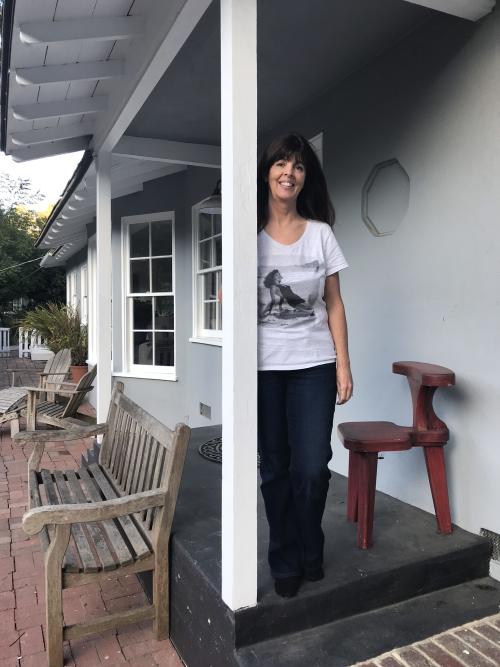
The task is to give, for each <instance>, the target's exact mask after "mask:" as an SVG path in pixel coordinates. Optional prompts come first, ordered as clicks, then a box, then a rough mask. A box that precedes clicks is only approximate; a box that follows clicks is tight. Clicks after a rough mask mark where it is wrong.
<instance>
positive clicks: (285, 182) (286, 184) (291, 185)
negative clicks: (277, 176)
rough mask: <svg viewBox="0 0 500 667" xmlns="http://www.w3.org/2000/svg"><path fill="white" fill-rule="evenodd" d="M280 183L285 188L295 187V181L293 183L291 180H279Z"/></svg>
mask: <svg viewBox="0 0 500 667" xmlns="http://www.w3.org/2000/svg"><path fill="white" fill-rule="evenodd" d="M278 184H279V185H281V187H283V188H293V187H295V183H292V182H291V181H278Z"/></svg>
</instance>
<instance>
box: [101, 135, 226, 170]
mask: <svg viewBox="0 0 500 667" xmlns="http://www.w3.org/2000/svg"><path fill="white" fill-rule="evenodd" d="M113 154H114V155H120V156H122V157H133V158H138V159H140V160H152V161H155V162H168V163H170V164H185V165H187V164H190V165H194V166H197V167H214V168H220V147H219V146H209V145H207V144H189V143H184V142H182V141H166V140H165V139H149V138H143V137H131V136H127V135H125V136H123V137H122V138H121V139H120V141H119V142H118V143H117V145H116V146H115V148H114V149H113Z"/></svg>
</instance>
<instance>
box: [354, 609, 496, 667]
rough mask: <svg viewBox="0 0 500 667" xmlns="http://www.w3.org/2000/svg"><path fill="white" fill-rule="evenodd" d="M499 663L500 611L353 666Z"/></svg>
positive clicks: (474, 666) (430, 666)
mask: <svg viewBox="0 0 500 667" xmlns="http://www.w3.org/2000/svg"><path fill="white" fill-rule="evenodd" d="M436 665H437V666H438V667H464V666H465V667H493V666H495V667H498V666H499V665H500V614H495V615H494V616H489V617H488V618H483V619H482V620H480V621H474V623H468V624H467V625H462V626H461V627H458V628H454V629H453V630H448V631H447V632H443V633H441V634H439V635H436V636H435V637H431V638H429V639H426V640H424V641H421V642H417V643H416V644H412V646H405V647H404V648H400V649H397V650H396V651H391V652H390V653H385V654H384V655H380V656H378V657H377V658H373V659H372V660H369V661H368V662H362V663H361V662H360V663H358V665H353V667H436Z"/></svg>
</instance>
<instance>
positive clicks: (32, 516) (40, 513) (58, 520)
mask: <svg viewBox="0 0 500 667" xmlns="http://www.w3.org/2000/svg"><path fill="white" fill-rule="evenodd" d="M166 496H167V493H166V491H164V490H162V489H155V490H153V491H142V492H141V493H134V494H133V495H131V496H123V497H122V498H114V499H113V500H102V501H100V502H98V503H78V504H66V505H44V506H43V507H35V508H33V509H32V510H29V511H28V512H26V514H25V515H24V516H23V528H24V531H25V532H26V533H27V534H28V535H36V534H37V533H39V532H40V531H41V530H42V528H43V527H44V526H46V525H48V524H51V525H65V524H73V523H87V522H90V521H106V520H107V519H117V518H118V517H121V516H125V515H127V514H134V513H135V512H142V511H143V510H147V509H151V508H152V507H160V506H161V505H163V504H164V503H165V500H166Z"/></svg>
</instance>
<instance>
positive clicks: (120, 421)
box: [99, 382, 190, 542]
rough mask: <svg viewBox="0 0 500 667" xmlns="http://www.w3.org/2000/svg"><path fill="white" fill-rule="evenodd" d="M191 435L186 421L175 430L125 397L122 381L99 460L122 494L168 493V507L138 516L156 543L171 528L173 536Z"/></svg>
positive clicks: (113, 399) (116, 389) (113, 403)
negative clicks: (156, 491) (176, 506)
mask: <svg viewBox="0 0 500 667" xmlns="http://www.w3.org/2000/svg"><path fill="white" fill-rule="evenodd" d="M189 434H190V429H189V427H187V426H186V425H185V424H178V425H177V426H176V428H175V430H174V431H171V430H170V429H169V428H168V427H167V426H165V425H164V424H162V423H161V422H159V421H158V420H157V419H155V418H154V417H153V416H152V415H150V414H149V413H148V412H146V411H145V410H143V409H142V408H141V407H140V406H139V405H137V404H136V403H134V402H133V401H132V400H130V399H129V398H128V397H127V396H125V395H124V394H123V384H122V383H121V382H117V383H116V385H115V387H114V390H113V395H112V397H111V404H110V409H109V414H108V431H107V433H106V435H105V436H104V439H103V441H102V446H101V452H100V457H99V463H100V464H101V465H102V466H103V467H105V468H106V469H107V471H108V474H109V476H110V477H111V480H112V482H113V483H114V485H115V487H116V490H117V491H118V492H119V493H120V495H129V494H133V493H139V492H141V491H149V490H153V489H163V490H165V491H168V494H167V496H168V504H167V506H166V507H164V508H157V509H153V510H147V511H146V512H141V513H140V514H137V515H136V519H137V520H138V522H139V524H140V525H141V527H142V529H143V530H144V531H145V532H146V533H148V534H149V535H150V536H151V539H152V541H153V542H155V541H156V540H157V539H158V537H159V536H160V535H161V533H163V532H164V531H165V530H167V532H166V533H165V534H166V535H168V534H169V531H170V526H171V523H172V518H173V513H174V509H175V502H176V499H177V492H178V489H179V484H180V478H181V473H182V467H183V464H184V458H185V455H186V449H187V444H188V441H189Z"/></svg>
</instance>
